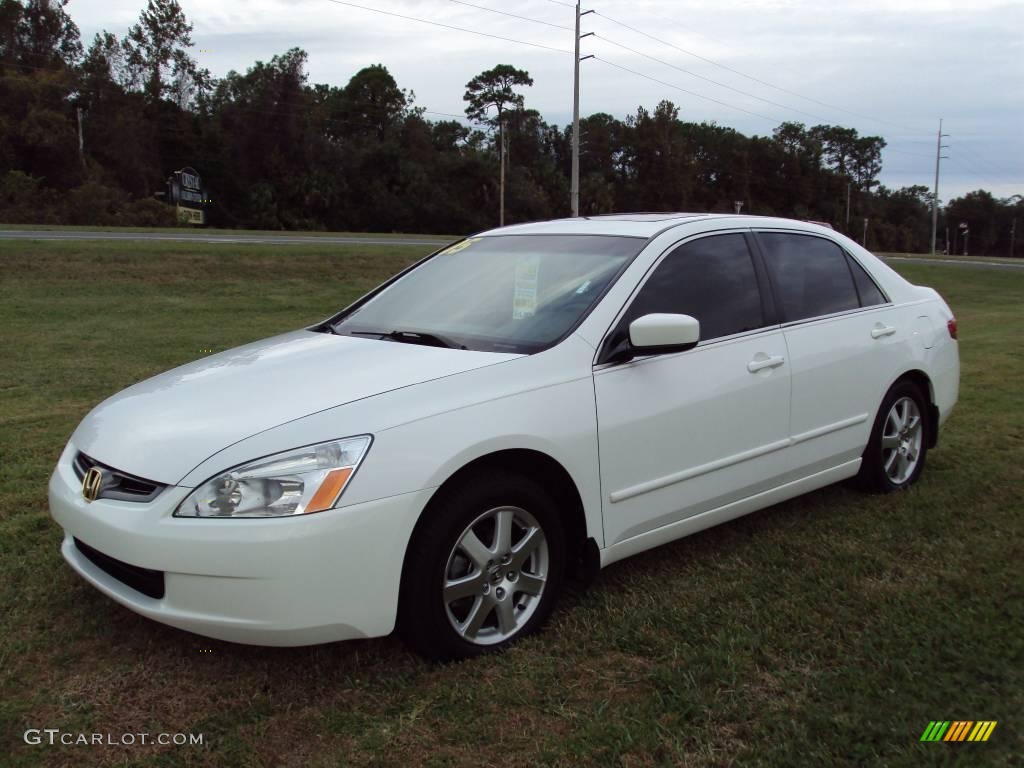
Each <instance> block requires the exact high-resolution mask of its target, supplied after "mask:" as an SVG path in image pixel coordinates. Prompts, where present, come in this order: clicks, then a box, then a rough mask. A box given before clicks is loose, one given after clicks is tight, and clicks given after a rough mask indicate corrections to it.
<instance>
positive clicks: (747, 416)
mask: <svg viewBox="0 0 1024 768" xmlns="http://www.w3.org/2000/svg"><path fill="white" fill-rule="evenodd" d="M749 237H750V236H749V234H744V233H728V234H713V235H709V236H703V237H699V238H696V239H692V240H689V241H687V242H684V243H683V244H681V245H679V246H677V247H675V248H674V249H673V250H671V251H669V252H668V253H667V254H666V255H665V256H664V257H663V258H662V260H661V261H660V262H659V263H657V264H656V265H655V266H654V267H653V269H652V271H651V272H650V273H649V275H648V277H647V279H646V280H645V281H644V282H643V283H642V285H641V286H640V287H639V288H638V290H637V292H636V293H635V294H634V297H633V298H632V299H631V302H630V303H629V304H628V305H627V307H626V308H625V310H624V311H623V313H622V314H621V316H620V318H619V319H618V320H617V322H616V323H615V325H614V326H613V330H612V331H611V333H610V334H609V335H608V338H607V339H606V342H605V345H604V346H603V347H602V350H604V349H607V348H608V347H610V346H614V345H615V342H616V340H617V338H618V335H619V334H622V333H626V332H628V327H629V323H630V322H632V321H633V320H634V319H636V318H637V317H640V316H642V315H646V314H649V313H652V312H671V313H682V314H688V315H693V316H694V317H696V318H697V319H698V320H699V321H700V324H701V341H700V343H699V345H698V346H697V347H696V348H694V349H691V350H689V351H686V352H679V353H675V354H667V355H658V356H647V357H638V358H634V359H633V360H630V361H629V362H626V363H618V364H610V363H602V362H601V358H600V357H599V358H598V364H597V366H596V367H595V371H594V389H595V394H596V397H597V412H598V440H599V447H600V464H601V488H602V493H603V495H604V507H603V508H604V526H605V530H604V533H605V542H606V545H609V546H610V545H613V544H617V543H619V542H621V541H624V540H626V539H629V538H632V537H633V536H636V535H639V534H642V533H645V532H647V531H650V530H653V529H655V528H658V527H661V526H663V525H667V524H670V523H673V522H676V521H678V520H680V519H682V518H684V517H688V516H690V515H694V514H698V513H700V512H704V511H707V510H709V509H713V508H715V507H718V506H722V505H724V504H727V503H729V502H731V501H734V500H736V499H739V498H743V497H745V496H748V495H751V494H753V493H756V492H758V491H761V490H764V489H766V488H768V487H772V486H774V485H776V484H777V478H778V476H779V475H780V474H782V473H783V472H784V469H785V462H786V457H785V454H786V451H785V450H784V449H785V447H786V445H787V443H788V437H787V435H788V429H789V398H790V393H789V368H788V366H787V351H786V343H785V339H784V338H783V334H782V331H781V330H780V329H779V327H778V325H777V323H776V322H775V319H774V315H773V309H772V307H771V304H770V293H769V291H768V288H767V281H766V278H765V277H764V274H763V271H762V270H763V268H762V267H761V266H760V265H759V263H758V262H756V261H755V259H754V257H753V254H752V252H751V250H750V248H749ZM762 286H763V287H764V291H762ZM766 300H767V302H766Z"/></svg>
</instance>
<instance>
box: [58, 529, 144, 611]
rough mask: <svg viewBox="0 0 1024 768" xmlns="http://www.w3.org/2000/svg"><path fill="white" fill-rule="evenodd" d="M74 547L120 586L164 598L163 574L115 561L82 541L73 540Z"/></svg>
mask: <svg viewBox="0 0 1024 768" xmlns="http://www.w3.org/2000/svg"><path fill="white" fill-rule="evenodd" d="M75 547H76V548H77V549H78V551H79V552H81V553H82V555H83V556H84V557H85V558H86V559H88V560H89V562H91V563H92V564H93V565H95V566H96V567H97V568H99V569H100V570H101V571H103V572H104V573H106V574H107V575H109V576H113V577H114V578H115V579H117V580H118V581H120V582H121V583H122V584H124V585H126V586H129V587H131V588H132V589H134V590H135V591H136V592H141V593H142V594H144V595H146V596H147V597H152V598H155V599H157V600H160V599H162V598H163V596H164V572H163V571H152V570H150V569H149V568H142V567H140V566H138V565H129V564H128V563H125V562H122V561H120V560H117V559H116V558H113V557H111V556H110V555H105V554H103V553H102V552H100V551H99V550H98V549H93V548H92V547H90V546H89V545H88V544H86V543H85V542H84V541H79V540H78V539H75Z"/></svg>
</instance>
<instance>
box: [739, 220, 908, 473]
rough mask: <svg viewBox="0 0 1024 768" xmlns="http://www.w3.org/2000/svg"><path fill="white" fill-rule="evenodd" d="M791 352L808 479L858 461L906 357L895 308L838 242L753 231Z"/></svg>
mask: <svg viewBox="0 0 1024 768" xmlns="http://www.w3.org/2000/svg"><path fill="white" fill-rule="evenodd" d="M756 236H757V243H758V244H759V246H760V248H761V251H762V254H763V257H764V263H765V266H766V267H767V270H768V275H769V278H770V280H771V284H772V288H773V293H774V298H775V302H776V306H777V308H778V310H779V313H780V316H781V319H782V322H783V325H782V327H783V331H784V333H785V337H786V346H787V347H788V349H789V355H790V364H791V368H790V375H791V379H792V391H793V401H792V408H791V410H790V427H789V432H790V438H791V440H792V441H793V447H792V452H793V462H794V464H795V465H796V466H799V467H802V468H803V469H804V471H805V472H806V473H807V474H810V473H811V472H813V471H819V470H821V469H826V468H828V467H833V466H836V465H838V464H841V463H843V462H845V461H851V460H853V459H856V458H857V457H859V456H860V454H861V453H862V452H863V450H864V446H865V445H866V444H867V439H868V435H869V433H870V430H871V425H872V423H873V420H874V417H875V413H876V411H877V409H878V407H879V405H880V403H881V399H882V396H883V394H884V392H885V389H886V387H887V386H888V382H889V378H890V377H891V375H892V371H893V370H895V369H896V368H897V367H898V364H899V358H900V357H901V356H902V355H903V354H904V350H903V348H902V340H903V339H904V338H905V337H906V336H907V334H908V332H912V329H908V328H901V327H900V325H901V323H900V322H899V318H898V316H897V314H898V313H897V310H896V309H895V308H894V307H893V305H892V304H891V303H890V302H889V300H888V299H887V297H886V296H885V295H884V293H883V292H882V291H881V289H880V288H879V287H878V286H877V285H876V284H875V283H874V281H873V280H872V279H871V277H870V276H869V275H868V273H867V272H866V271H865V270H864V268H863V267H861V266H860V264H859V263H858V262H857V261H856V259H855V258H854V257H853V256H851V255H850V254H849V253H847V252H846V251H845V250H844V249H843V248H842V247H840V245H839V244H838V243H836V242H835V241H833V240H831V239H829V238H825V237H821V236H817V235H813V234H807V233H798V232H785V231H760V232H758V233H757V235H756Z"/></svg>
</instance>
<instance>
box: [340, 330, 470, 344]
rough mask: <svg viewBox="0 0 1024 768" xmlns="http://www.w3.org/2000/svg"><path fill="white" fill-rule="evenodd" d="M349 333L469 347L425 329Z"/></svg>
mask: <svg viewBox="0 0 1024 768" xmlns="http://www.w3.org/2000/svg"><path fill="white" fill-rule="evenodd" d="M348 333H349V335H351V336H377V337H379V338H382V339H388V340H390V341H400V342H402V343H403V344H422V345H423V346H425V347H444V348H445V349H469V347H467V346H466V345H465V344H459V343H457V342H455V341H452V340H451V339H448V338H445V337H444V336H439V335H438V334H436V333H426V332H425V331H401V330H399V331H348Z"/></svg>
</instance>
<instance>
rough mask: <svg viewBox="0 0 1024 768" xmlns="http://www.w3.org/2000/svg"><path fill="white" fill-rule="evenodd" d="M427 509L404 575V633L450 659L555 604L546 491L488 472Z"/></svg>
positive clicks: (491, 646) (556, 528) (506, 639)
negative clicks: (426, 516)
mask: <svg viewBox="0 0 1024 768" xmlns="http://www.w3.org/2000/svg"><path fill="white" fill-rule="evenodd" d="M425 514H428V515H429V516H430V517H428V518H427V519H426V520H425V521H424V524H423V525H422V526H420V529H419V530H418V531H417V533H416V536H415V539H414V540H413V542H411V544H410V547H409V553H408V556H407V562H406V567H405V573H404V577H403V588H402V598H401V601H400V606H399V632H400V633H401V635H402V637H403V639H404V640H405V641H406V642H407V643H408V644H409V645H411V646H412V647H413V648H414V649H415V650H416V651H418V652H419V653H421V654H422V655H424V656H427V657H428V658H432V659H438V660H449V659H459V658H466V657H470V656H476V655H479V654H481V653H486V652H489V651H494V650H499V649H502V648H505V647H507V646H508V645H510V644H511V643H513V642H515V641H516V640H518V639H519V638H521V637H524V636H526V635H528V634H530V633H532V632H534V631H536V630H537V629H538V628H539V627H540V626H541V624H542V623H543V622H544V620H545V619H546V618H547V616H548V615H549V614H550V613H551V610H552V608H553V607H554V604H555V602H557V599H558V594H559V592H560V591H561V587H562V574H563V571H564V563H565V544H564V537H563V531H562V525H561V520H560V518H559V515H558V510H557V508H556V507H555V505H554V503H553V502H552V500H551V498H550V497H549V496H548V494H547V493H546V492H545V491H544V490H543V489H542V488H541V487H540V486H539V485H538V484H536V483H535V482H534V481H533V480H531V479H529V478H527V477H522V476H518V475H512V474H507V473H493V474H489V475H488V476H487V477H483V476H481V477H478V478H473V479H471V480H469V481H468V482H465V483H462V484H460V485H459V486H457V487H456V488H454V489H451V490H449V491H447V492H443V495H442V496H441V497H439V498H438V499H436V500H435V501H434V502H433V503H432V504H431V509H429V510H428V511H427V512H426V513H425Z"/></svg>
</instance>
